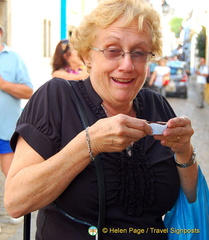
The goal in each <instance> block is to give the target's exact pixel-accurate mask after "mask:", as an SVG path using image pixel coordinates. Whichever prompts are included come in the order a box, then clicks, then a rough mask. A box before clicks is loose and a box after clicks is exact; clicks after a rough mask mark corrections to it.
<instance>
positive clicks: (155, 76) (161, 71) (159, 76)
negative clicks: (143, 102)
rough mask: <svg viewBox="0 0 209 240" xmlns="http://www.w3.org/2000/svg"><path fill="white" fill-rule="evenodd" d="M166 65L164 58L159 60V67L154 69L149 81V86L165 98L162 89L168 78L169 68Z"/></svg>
mask: <svg viewBox="0 0 209 240" xmlns="http://www.w3.org/2000/svg"><path fill="white" fill-rule="evenodd" d="M166 64H167V59H166V58H165V57H164V58H161V59H160V60H159V65H158V66H156V67H155V69H154V72H153V73H152V75H151V78H150V81H149V86H150V87H152V86H154V90H155V91H157V92H160V93H161V94H162V95H163V96H165V89H164V87H165V85H166V83H168V81H169V78H170V68H169V67H168V66H166Z"/></svg>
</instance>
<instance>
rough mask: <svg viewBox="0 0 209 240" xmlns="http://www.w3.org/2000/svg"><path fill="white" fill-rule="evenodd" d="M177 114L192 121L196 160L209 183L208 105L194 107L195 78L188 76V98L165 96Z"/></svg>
mask: <svg viewBox="0 0 209 240" xmlns="http://www.w3.org/2000/svg"><path fill="white" fill-rule="evenodd" d="M167 100H168V102H169V103H170V104H171V106H172V107H173V109H174V111H175V112H176V114H177V116H187V117H189V118H190V119H191V121H192V126H193V128H194V135H193V136H192V143H193V146H194V147H195V149H196V152H197V160H198V162H199V164H200V166H201V168H202V171H203V173H204V174H205V177H206V179H207V182H208V184H209V153H208V149H209V148H208V146H209V121H208V119H209V105H208V104H207V103H206V104H205V107H204V108H197V107H196V92H195V79H194V78H193V77H190V82H189V91H188V98H187V99H181V98H167Z"/></svg>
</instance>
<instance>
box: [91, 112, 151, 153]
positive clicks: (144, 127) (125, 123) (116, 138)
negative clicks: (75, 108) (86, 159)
mask: <svg viewBox="0 0 209 240" xmlns="http://www.w3.org/2000/svg"><path fill="white" fill-rule="evenodd" d="M151 134H152V128H151V127H150V126H149V124H148V123H147V121H146V120H142V119H137V118H134V117H130V116H127V115H124V114H118V115H116V116H113V117H109V118H105V119H100V120H98V121H97V122H96V123H95V124H93V125H92V126H91V127H90V128H89V136H90V141H91V148H92V152H93V155H94V156H96V155H97V154H99V153H101V152H121V151H122V150H124V149H125V148H127V147H128V146H129V145H130V144H131V143H133V142H135V141H138V140H139V139H141V138H143V137H145V136H146V135H151Z"/></svg>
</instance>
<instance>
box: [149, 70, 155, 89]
mask: <svg viewBox="0 0 209 240" xmlns="http://www.w3.org/2000/svg"><path fill="white" fill-rule="evenodd" d="M156 76H157V72H156V71H154V72H153V73H152V75H151V78H150V80H149V86H152V85H153V83H154V81H155V78H156Z"/></svg>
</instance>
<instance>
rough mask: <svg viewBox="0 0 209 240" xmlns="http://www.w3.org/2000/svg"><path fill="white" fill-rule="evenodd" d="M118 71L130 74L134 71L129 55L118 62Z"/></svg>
mask: <svg viewBox="0 0 209 240" xmlns="http://www.w3.org/2000/svg"><path fill="white" fill-rule="evenodd" d="M118 70H120V71H124V72H131V71H133V70H134V64H133V59H132V58H131V55H130V54H125V55H124V56H123V58H121V59H120V60H119V67H118Z"/></svg>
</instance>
